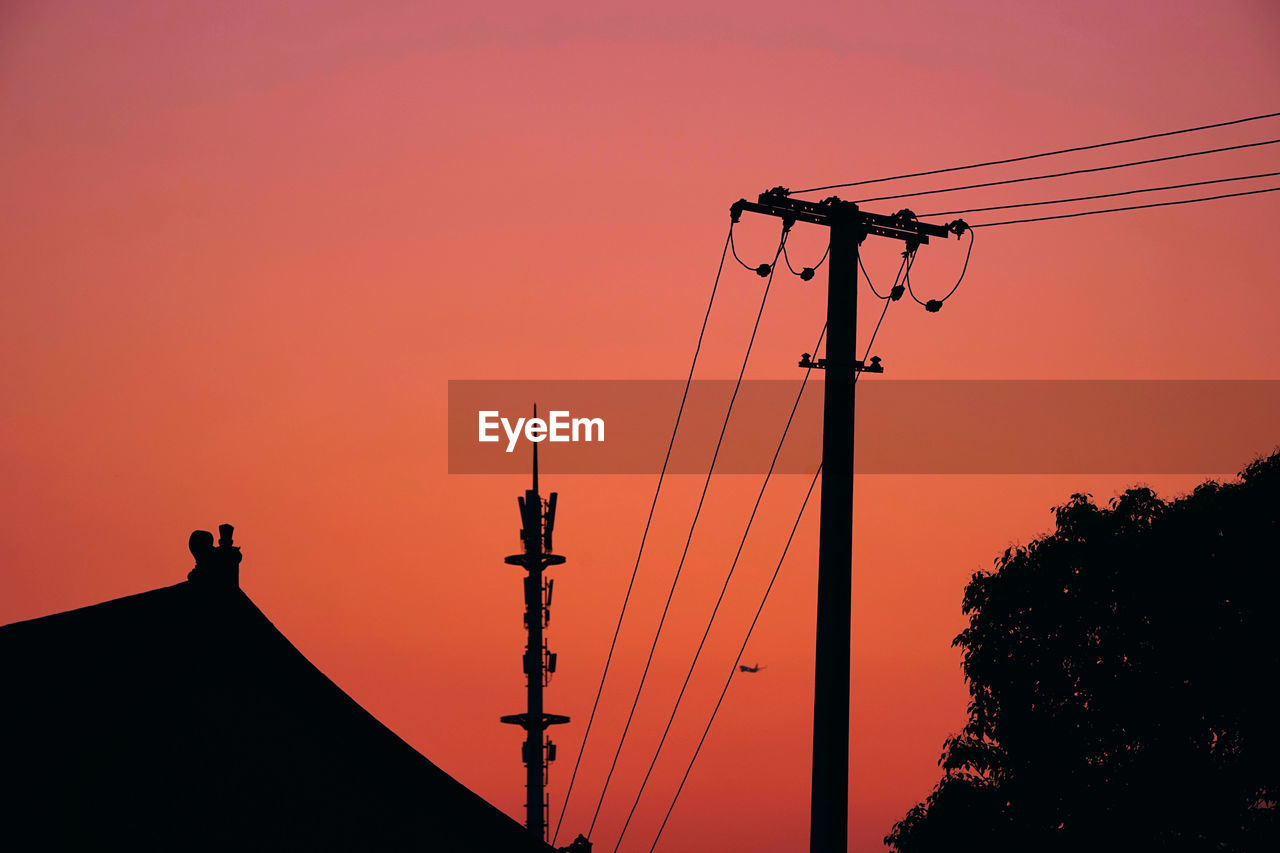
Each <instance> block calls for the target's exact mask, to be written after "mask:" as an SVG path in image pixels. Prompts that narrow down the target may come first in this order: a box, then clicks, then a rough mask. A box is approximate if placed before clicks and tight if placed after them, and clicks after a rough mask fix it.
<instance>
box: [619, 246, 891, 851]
mask: <svg viewBox="0 0 1280 853" xmlns="http://www.w3.org/2000/svg"><path fill="white" fill-rule="evenodd" d="M908 269H909V267H908ZM891 301H892V300H889V299H886V300H884V307H883V308H882V309H881V310H880V319H879V320H877V321H876V327H875V329H874V330H873V331H872V332H871V337H870V338H869V339H868V340H867V348H866V350H865V351H864V352H863V355H862V360H863V361H864V362H865V361H866V360H867V357H868V356H869V355H871V347H872V345H874V344H875V342H876V335H877V334H879V332H880V324H881V323H883V322H884V315H885V314H886V313H888V311H889V303H890V302H891ZM823 331H824V332H825V331H826V326H823ZM815 349H816V348H815ZM861 375H862V374H860V373H855V374H854V375H853V382H854V385H857V383H858V377H859V376H861ZM805 376H806V379H807V378H808V374H807V373H806V374H805ZM803 390H804V389H803V385H802V386H801V391H803ZM821 474H822V463H821V462H819V463H818V468H817V470H816V471H814V472H813V479H812V480H810V481H809V490H808V491H807V492H805V495H804V500H803V501H802V502H801V504H800V511H799V512H798V513H796V520H795V523H794V524H792V525H791V533H790V534H788V535H787V542H786V544H785V545H783V547H782V555H781V556H779V557H778V565H777V566H776V567H774V570H773V576H772V577H770V578H769V585H768V586H766V587H765V590H764V595H763V596H762V597H761V598H760V606H759V607H757V608H756V614H755V616H753V617H752V618H751V624H750V625H749V626H748V627H747V635H746V636H745V637H743V638H742V645H741V646H740V647H739V648H738V656H737V657H735V658H734V660H733V666H732V667H730V669H729V677H728V678H726V679H725V680H724V687H722V688H721V689H720V696H719V698H717V699H716V704H715V707H713V708H712V709H711V716H710V718H708V719H707V725H706V727H705V728H703V730H702V736H701V737H699V738H698V745H697V746H696V747H694V750H693V756H692V757H691V758H690V759H689V764H688V765H687V766H686V767H685V769H684V775H683V776H681V777H680V784H679V786H678V787H677V788H676V793H675V796H673V797H672V798H671V804H670V805H669V806H667V813H666V815H664V816H663V818H662V824H661V825H660V826H659V827H658V834H657V835H656V836H654V839H653V844H652V845H650V846H649V853H653V851H654V848H656V847H657V846H658V841H659V839H661V838H662V831H663V830H664V829H666V827H667V821H668V820H670V819H671V812H672V811H673V810H674V809H675V807H676V802H677V801H678V800H679V799H680V794H681V792H682V791H684V784H685V782H687V781H688V780H689V772H690V771H691V770H693V765H694V762H696V761H697V760H698V755H699V754H700V753H701V752H702V745H703V744H704V743H705V742H706V740H707V733H708V732H710V731H711V724H712V723H714V722H715V720H716V714H717V713H719V711H720V705H721V704H722V703H723V702H724V697H725V694H727V693H728V692H729V684H730V683H731V682H732V681H733V676H734V674H735V673H737V671H738V664H739V663H741V662H742V655H743V654H744V653H745V652H746V650H747V643H749V642H750V641H751V634H752V632H754V631H755V629H756V623H757V622H759V621H760V614H761V613H763V612H764V606H765V604H766V603H767V602H768V601H769V593H770V592H772V591H773V584H774V582H775V581H777V579H778V572H780V571H781V570H782V563H783V561H784V560H786V559H787V552H788V551H789V550H790V549H791V541H792V540H793V539H794V538H795V535H796V530H797V529H798V528H799V527H800V520H801V519H802V518H804V511H805V507H807V506H808V505H809V498H810V497H811V496H812V495H813V487H814V486H815V485H816V484H817V482H818V477H819V476H820V475H821ZM753 517H754V513H753ZM750 523H751V522H750V521H748V522H747V524H748V528H749V527H750ZM743 536H744V538H745V536H746V534H745V533H744V534H743ZM619 843H621V839H619ZM614 853H617V851H616V848H615V851H614Z"/></svg>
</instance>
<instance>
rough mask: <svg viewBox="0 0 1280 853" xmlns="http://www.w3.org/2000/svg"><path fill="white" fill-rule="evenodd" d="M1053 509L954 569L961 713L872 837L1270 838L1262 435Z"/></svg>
mask: <svg viewBox="0 0 1280 853" xmlns="http://www.w3.org/2000/svg"><path fill="white" fill-rule="evenodd" d="M1055 515H1056V529H1055V531H1054V532H1053V533H1052V534H1050V535H1047V536H1045V537H1042V538H1040V539H1037V540H1036V541H1034V542H1032V543H1031V544H1029V545H1027V546H1026V547H1018V548H1011V549H1009V550H1007V551H1005V552H1004V554H1003V555H1001V556H1000V557H999V558H997V559H996V561H995V570H994V571H990V572H979V573H977V574H975V575H974V576H973V578H972V580H971V581H970V582H969V584H968V586H967V588H966V589H965V595H964V612H965V613H966V614H967V615H968V616H969V627H968V628H967V629H965V630H964V631H963V632H962V633H961V634H960V635H959V636H958V637H956V639H955V645H957V646H960V647H961V648H962V649H963V661H964V664H963V666H964V674H965V678H966V681H967V682H968V685H969V692H970V696H971V701H970V704H969V713H968V723H967V724H966V725H965V727H964V729H963V730H962V731H961V732H960V733H959V734H957V735H954V736H952V737H950V738H948V739H947V740H946V742H945V743H944V745H943V752H942V758H941V759H940V761H939V765H940V766H941V767H942V769H943V777H942V780H941V781H940V782H939V783H938V784H937V786H936V787H935V788H934V790H933V792H932V793H931V794H930V795H929V797H928V798H927V799H926V800H925V802H923V803H920V804H918V805H916V806H915V807H913V808H912V809H911V810H910V811H908V813H907V814H906V816H905V817H904V818H903V819H902V820H901V821H899V822H898V823H897V824H896V825H895V826H894V828H893V830H892V832H891V833H890V834H889V835H888V837H886V838H885V843H886V844H888V845H889V846H890V847H891V848H892V849H894V850H896V851H898V853H929V851H944V850H945V851H954V850H982V851H1032V850H1073V851H1074V850H1080V851H1084V850H1119V849H1123V850H1143V851H1146V850H1152V851H1155V850H1160V851H1182V850H1188V851H1190V850H1197V851H1199V850H1217V851H1254V850H1280V811H1278V809H1277V801H1278V800H1280V706H1278V703H1277V691H1276V689H1275V681H1276V679H1277V677H1278V676H1280V565H1278V561H1277V545H1278V544H1280V453H1277V454H1275V455H1273V456H1271V457H1269V458H1267V459H1263V460H1259V461H1257V462H1254V463H1253V464H1252V465H1250V466H1249V467H1248V468H1247V469H1245V470H1244V471H1243V472H1241V477H1240V480H1239V481H1238V482H1234V483H1229V484H1218V483H1215V482H1207V483H1204V484H1202V485H1200V486H1199V487H1197V488H1196V489H1195V491H1194V492H1192V493H1191V494H1190V495H1187V496H1185V497H1182V498H1180V499H1178V500H1174V501H1171V502H1165V501H1163V500H1161V499H1160V498H1158V497H1157V496H1156V495H1155V493H1153V492H1152V491H1151V490H1149V489H1145V488H1134V489H1130V490H1129V491H1127V492H1125V493H1124V494H1123V495H1121V496H1119V497H1117V498H1115V499H1114V500H1112V501H1111V502H1110V504H1109V506H1107V507H1105V508H1104V507H1099V506H1097V505H1096V504H1095V503H1094V502H1093V500H1092V498H1091V496H1089V495H1081V494H1077V495H1073V496H1072V497H1071V499H1070V500H1069V501H1068V502H1067V503H1066V504H1065V505H1063V506H1060V507H1058V508H1057V509H1056V510H1055Z"/></svg>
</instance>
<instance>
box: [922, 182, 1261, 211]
mask: <svg viewBox="0 0 1280 853" xmlns="http://www.w3.org/2000/svg"><path fill="white" fill-rule="evenodd" d="M1276 175H1280V172H1259V173H1257V174H1256V175H1237V176H1236V177H1234V178H1213V179H1211V180H1207V181H1192V182H1190V183H1186V184H1167V185H1165V186H1160V187H1143V188H1142V189H1137V190H1121V191H1120V192H1114V193H1099V194H1097V195H1078V196H1072V197H1071V198H1055V199H1051V200H1049V201H1024V202H1020V203H1018V204H997V205H993V206H991V207H966V208H964V209H962V210H938V211H934V212H932V213H921V214H919V217H920V218H921V219H923V218H924V217H926V216H951V215H953V214H956V213H986V212H988V211H991V210H1012V209H1014V208H1018V207H1041V206H1044V205H1049V204H1068V203H1070V202H1074V201H1096V200H1097V199H1100V198H1116V197H1117V196H1124V195H1138V194H1140V193H1155V192H1164V191H1165V190H1182V189H1187V188H1188V187H1203V186H1208V185H1209V184H1227V183H1231V182H1233V181H1251V180H1254V179H1256V178H1274V177H1275V176H1276Z"/></svg>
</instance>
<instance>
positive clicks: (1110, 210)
mask: <svg viewBox="0 0 1280 853" xmlns="http://www.w3.org/2000/svg"><path fill="white" fill-rule="evenodd" d="M1278 191H1280V187H1266V188H1264V189H1260V190H1245V191H1243V192H1238V193H1225V194H1223V195H1207V196H1201V197H1199V198H1184V199H1179V200H1178V201H1158V202H1152V203H1151V204H1134V205H1130V206H1128V207H1108V208H1104V209H1102V210H1079V211H1076V212H1075V213H1059V214H1056V215H1054V216H1036V217H1032V218H1029V219H1006V220H1003V221H1001V222H979V223H977V224H976V225H970V226H969V227H970V228H995V227H996V226H997V225H1020V224H1022V223H1024V222H1047V221H1049V220H1050V219H1074V218H1076V217H1077V216H1095V215H1097V214H1099V213H1121V212H1123V211H1126V210H1146V209H1147V208H1151V207H1176V206H1177V205H1180V204H1196V203H1197V202H1201V201H1217V200H1218V199H1222V198H1239V197H1240V196H1246V195H1261V194H1263V193H1273V192H1278Z"/></svg>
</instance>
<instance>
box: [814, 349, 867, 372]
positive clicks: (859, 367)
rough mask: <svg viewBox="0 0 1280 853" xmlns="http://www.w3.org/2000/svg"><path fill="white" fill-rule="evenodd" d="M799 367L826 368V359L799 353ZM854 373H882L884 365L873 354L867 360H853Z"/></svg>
mask: <svg viewBox="0 0 1280 853" xmlns="http://www.w3.org/2000/svg"><path fill="white" fill-rule="evenodd" d="M800 367H807V368H810V369H812V370H826V369H827V360H826V359H825V358H818V359H814V358H811V357H810V355H809V353H807V352H806V353H801V354H800ZM853 372H854V373H884V366H883V365H882V364H880V356H878V355H873V356H871V360H870V361H869V362H863V361H861V360H855V361H854V362H853Z"/></svg>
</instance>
